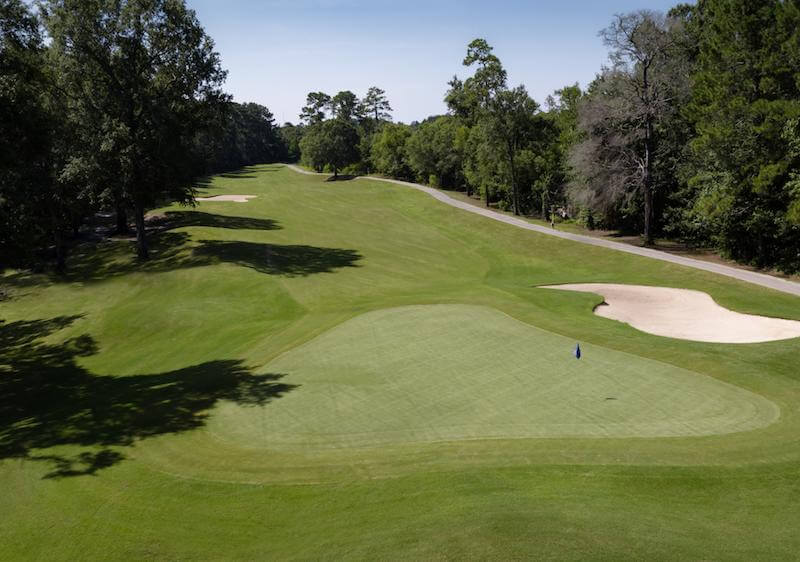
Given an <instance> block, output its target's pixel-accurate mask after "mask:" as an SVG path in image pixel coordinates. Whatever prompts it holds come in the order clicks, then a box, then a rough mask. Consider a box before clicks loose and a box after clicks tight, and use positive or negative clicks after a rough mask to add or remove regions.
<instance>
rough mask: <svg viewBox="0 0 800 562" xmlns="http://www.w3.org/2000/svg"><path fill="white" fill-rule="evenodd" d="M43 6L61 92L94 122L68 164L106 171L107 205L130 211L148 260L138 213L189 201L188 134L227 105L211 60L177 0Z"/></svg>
mask: <svg viewBox="0 0 800 562" xmlns="http://www.w3.org/2000/svg"><path fill="white" fill-rule="evenodd" d="M42 9H43V11H44V13H45V22H46V25H47V30H48V33H49V35H50V36H51V37H52V46H51V50H52V54H53V56H54V57H55V58H56V59H57V60H58V69H59V75H60V76H59V77H60V82H61V88H62V90H63V91H64V92H66V93H67V95H68V97H69V100H70V104H71V105H72V106H74V107H75V108H76V109H75V111H76V114H77V115H80V116H87V117H92V119H91V121H87V125H86V126H85V127H84V128H83V131H82V133H83V135H84V136H85V137H88V139H87V142H86V143H85V146H86V149H87V152H86V153H85V154H84V155H82V154H80V153H79V154H77V155H74V156H73V160H75V161H78V162H89V163H90V164H89V166H88V168H87V169H86V170H85V171H84V173H86V174H89V175H93V174H94V173H95V172H96V173H97V174H99V175H100V176H101V179H103V178H102V176H104V174H106V173H108V170H109V168H110V169H111V170H113V171H114V173H115V176H116V178H115V182H116V184H117V185H116V186H115V188H114V190H115V191H116V192H117V193H116V194H115V198H116V199H117V200H118V203H120V204H122V203H123V202H124V204H126V205H129V206H131V207H132V208H133V209H134V211H135V219H136V225H137V229H136V230H137V240H138V244H137V250H138V254H139V257H140V258H147V257H148V247H147V239H146V234H145V224H144V211H145V209H146V208H148V207H151V206H152V205H154V204H155V203H156V202H157V201H159V200H161V199H162V198H172V199H175V200H178V201H183V202H191V201H192V198H193V191H192V188H191V180H192V178H193V177H195V176H196V174H197V169H196V166H195V165H194V162H195V160H194V150H195V144H194V143H195V139H196V136H197V135H198V133H200V132H201V131H202V130H204V129H206V128H208V127H210V126H212V124H213V122H214V117H215V112H216V111H217V110H218V108H219V105H220V104H221V103H222V102H224V101H225V100H226V96H225V95H223V94H222V92H221V91H220V89H219V88H220V86H221V84H222V82H223V81H224V79H225V75H226V73H225V71H223V70H222V69H221V67H220V62H219V55H218V54H217V53H216V52H215V51H214V44H213V41H212V40H211V39H210V38H209V37H208V36H207V35H206V34H205V32H204V30H203V28H202V27H201V25H200V23H199V22H198V20H197V17H196V15H195V13H194V12H193V11H192V10H189V9H188V8H187V7H186V5H185V4H184V2H183V0H126V1H122V2H119V1H116V0H96V1H92V2H83V1H77V0H48V1H46V2H43V4H42ZM176 77H180V79H176ZM98 148H99V149H100V153H101V158H92V156H91V154H90V152H91V151H92V150H94V151H97V149H98ZM106 164H108V166H106Z"/></svg>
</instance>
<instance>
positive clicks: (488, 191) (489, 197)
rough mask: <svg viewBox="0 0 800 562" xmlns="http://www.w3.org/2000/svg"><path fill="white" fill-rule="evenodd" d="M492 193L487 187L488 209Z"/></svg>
mask: <svg viewBox="0 0 800 562" xmlns="http://www.w3.org/2000/svg"><path fill="white" fill-rule="evenodd" d="M491 194H492V191H491V190H490V189H489V186H488V185H487V186H486V207H487V208H488V207H489V199H491Z"/></svg>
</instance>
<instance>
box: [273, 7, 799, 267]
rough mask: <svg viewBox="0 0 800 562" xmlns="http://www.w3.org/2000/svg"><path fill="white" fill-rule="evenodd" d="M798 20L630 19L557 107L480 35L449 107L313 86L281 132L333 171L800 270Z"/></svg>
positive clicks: (689, 12) (711, 15)
mask: <svg viewBox="0 0 800 562" xmlns="http://www.w3.org/2000/svg"><path fill="white" fill-rule="evenodd" d="M798 30H800V2H798V1H797V0H789V1H783V0H699V1H698V2H697V3H696V4H693V5H689V4H680V5H677V6H676V7H674V8H673V9H672V10H670V11H669V12H668V13H667V14H662V13H659V12H654V11H649V10H640V11H636V12H632V13H628V14H619V15H616V16H614V18H613V19H612V21H611V22H610V24H609V26H608V27H606V28H605V29H603V30H602V31H601V32H600V37H601V38H602V40H603V42H604V44H605V45H606V46H607V48H608V50H609V62H608V64H607V65H606V66H605V67H603V68H601V69H600V70H599V72H598V73H597V75H596V77H595V79H594V80H593V81H592V82H591V83H590V84H588V86H587V87H586V89H585V90H582V89H581V88H580V87H579V86H578V85H577V84H574V85H569V86H565V87H564V88H561V89H559V90H558V91H556V92H554V93H553V95H551V96H548V98H547V100H546V101H545V104H544V107H542V106H540V105H539V104H538V103H537V102H536V101H534V100H533V99H532V98H531V97H530V95H529V94H528V92H527V91H526V89H525V87H524V86H523V85H517V86H512V85H509V84H508V79H507V72H506V70H505V68H504V67H503V65H502V63H501V61H500V60H499V59H498V57H497V56H496V55H494V53H493V50H492V47H491V46H490V45H489V44H488V43H487V42H486V41H485V40H483V39H476V40H474V41H472V42H471V43H470V44H469V45H468V46H467V52H466V56H465V58H464V60H463V66H464V67H465V68H466V69H468V71H470V72H471V74H470V75H469V76H468V77H466V78H464V79H461V78H459V77H457V76H455V77H453V79H452V80H451V81H450V82H448V85H447V86H448V87H447V90H446V92H445V95H444V99H445V102H446V104H447V108H448V112H447V114H446V115H439V116H432V117H429V118H427V119H425V120H424V121H422V122H419V123H418V122H414V123H411V124H410V125H405V124H402V123H392V122H391V117H390V115H389V111H390V110H391V108H390V106H389V102H388V100H387V99H386V97H385V92H383V91H382V90H379V89H377V88H372V89H371V90H370V92H369V93H368V94H367V95H366V96H365V98H364V99H363V100H359V99H358V98H357V97H356V96H355V95H354V94H353V93H352V92H349V91H346V92H340V93H339V94H336V95H335V96H332V97H331V96H329V95H327V94H325V93H323V92H312V93H310V94H309V95H308V99H307V102H306V106H305V107H304V108H303V109H302V113H301V115H300V117H301V121H302V123H301V124H300V125H298V126H292V127H284V129H283V132H285V133H288V134H290V138H291V143H290V144H291V146H293V147H294V148H293V152H292V154H291V155H292V156H297V157H299V158H300V159H301V160H302V161H303V162H304V163H305V164H307V165H309V166H312V167H314V168H316V169H318V170H323V169H325V168H326V167H328V168H330V170H331V171H332V172H333V173H334V174H335V175H336V174H337V173H338V172H339V171H340V170H345V171H347V172H350V173H368V172H378V173H382V174H386V175H389V176H393V177H398V178H403V179H412V180H415V181H418V182H423V183H427V184H429V185H433V186H437V187H446V188H449V189H455V190H462V191H465V192H466V193H467V194H470V195H477V196H480V197H481V198H482V199H483V201H485V204H486V205H487V206H488V205H493V206H497V207H499V208H501V209H504V210H509V211H513V212H514V213H516V214H526V215H534V216H540V217H550V216H551V215H552V213H553V212H554V211H555V210H561V211H562V212H569V213H571V214H572V215H573V216H574V217H576V218H577V219H578V221H579V222H580V223H582V224H584V225H585V226H588V227H590V228H594V227H598V228H604V229H614V230H620V231H623V232H630V233H640V234H641V235H642V236H643V238H644V241H645V243H646V244H652V243H653V242H654V240H655V238H656V237H660V236H666V237H670V238H674V239H678V240H682V241H684V242H686V243H687V244H691V245H696V246H705V247H713V248H716V249H717V250H719V251H720V252H722V253H723V254H724V255H726V256H728V257H731V258H733V259H736V260H739V261H741V262H744V263H748V264H753V265H756V266H759V267H775V268H779V269H781V270H783V271H786V272H797V271H800V78H798V77H800V39H799V38H800V35H799V32H798ZM376 96H377V97H376ZM376 100H379V101H380V103H381V104H382V105H380V107H378V106H376ZM376 108H377V109H376ZM287 142H288V141H287Z"/></svg>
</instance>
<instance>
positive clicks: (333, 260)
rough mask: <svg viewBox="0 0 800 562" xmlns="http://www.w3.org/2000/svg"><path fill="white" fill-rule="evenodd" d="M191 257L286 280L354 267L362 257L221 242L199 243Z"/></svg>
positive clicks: (306, 248)
mask: <svg viewBox="0 0 800 562" xmlns="http://www.w3.org/2000/svg"><path fill="white" fill-rule="evenodd" d="M193 254H194V256H195V257H198V258H200V259H207V260H208V261H209V262H212V263H218V262H224V263H235V264H237V265H241V266H243V267H249V268H250V269H255V270H256V271H259V272H261V273H266V274H268V275H283V276H286V277H304V276H307V275H311V274H314V273H330V272H332V271H334V270H335V269H339V268H343V267H356V262H357V261H358V260H360V259H361V254H359V253H358V252H356V251H355V250H342V249H338V248H318V247H316V246H282V245H279V244H259V243H255V242H229V241H222V240H202V241H201V242H200V246H198V247H196V248H194V250H193Z"/></svg>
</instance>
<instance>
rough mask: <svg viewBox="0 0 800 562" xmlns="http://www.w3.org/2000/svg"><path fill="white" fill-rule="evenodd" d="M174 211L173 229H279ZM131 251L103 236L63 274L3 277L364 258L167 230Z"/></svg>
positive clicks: (15, 283)
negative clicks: (146, 251) (139, 254)
mask: <svg viewBox="0 0 800 562" xmlns="http://www.w3.org/2000/svg"><path fill="white" fill-rule="evenodd" d="M176 214H178V215H188V216H182V217H179V218H178V219H179V220H178V222H175V223H173V225H175V226H173V227H172V228H177V227H178V226H177V225H178V224H180V225H182V226H188V225H192V226H199V225H208V226H212V225H213V226H219V225H222V224H225V225H228V226H222V228H240V227H242V228H243V227H244V226H248V227H250V228H256V229H262V230H268V229H276V228H280V227H279V226H278V225H277V224H276V223H274V222H273V221H270V220H267V219H248V218H245V217H220V216H218V215H209V214H207V213H200V212H190V213H185V212H179V213H176ZM226 219H231V220H226ZM180 221H185V222H180ZM252 221H255V222H252ZM234 225H239V226H234ZM135 252H136V248H135V242H134V241H133V240H107V241H104V242H100V243H96V244H84V245H82V246H79V247H77V248H75V250H74V251H73V252H72V254H71V256H70V258H69V261H68V270H67V273H66V274H65V275H62V276H58V275H55V274H50V275H48V276H45V275H35V274H30V273H19V274H14V275H7V276H5V277H4V278H3V281H4V282H5V283H7V284H8V285H9V287H13V288H16V289H21V288H26V287H31V286H44V285H46V284H47V283H58V282H64V281H66V282H92V281H103V280H106V279H109V278H113V277H118V276H121V275H126V274H130V273H163V272H167V271H175V270H179V269H186V268H191V267H203V266H209V265H214V264H219V263H233V264H238V265H241V266H243V267H248V268H250V269H254V270H256V271H259V272H261V273H264V274H268V275H281V276H285V277H299V276H307V275H312V274H316V273H332V272H334V271H335V270H337V269H340V268H344V267H358V263H357V262H358V261H359V260H361V259H362V256H361V254H360V253H359V252H358V251H356V250H350V249H341V248H323V247H317V246H304V245H282V244H268V243H258V242H240V241H221V240H200V241H199V242H194V241H192V239H191V234H190V233H188V232H172V231H170V230H165V231H161V232H153V233H152V234H151V236H150V259H149V260H147V261H139V260H137V259H136V257H135Z"/></svg>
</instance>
